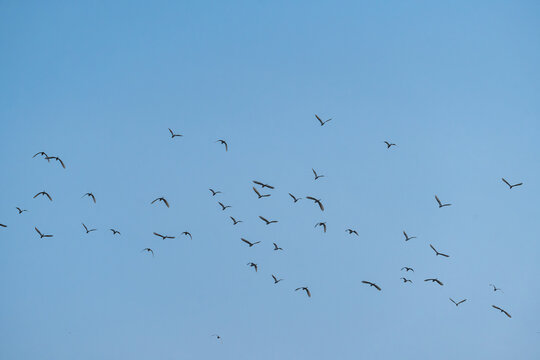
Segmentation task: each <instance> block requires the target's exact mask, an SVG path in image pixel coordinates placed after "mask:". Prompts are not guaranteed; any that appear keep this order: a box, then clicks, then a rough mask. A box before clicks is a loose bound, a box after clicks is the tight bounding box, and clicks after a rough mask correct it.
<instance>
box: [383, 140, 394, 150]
mask: <svg viewBox="0 0 540 360" xmlns="http://www.w3.org/2000/svg"><path fill="white" fill-rule="evenodd" d="M384 143H385V144H386V148H387V149H390V148H391V147H392V146H397V145H396V144H393V143H390V142H388V141H385V142H384Z"/></svg>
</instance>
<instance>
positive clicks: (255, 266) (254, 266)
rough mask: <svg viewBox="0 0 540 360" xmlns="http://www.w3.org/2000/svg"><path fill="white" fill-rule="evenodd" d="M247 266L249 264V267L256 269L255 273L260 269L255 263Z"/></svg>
mask: <svg viewBox="0 0 540 360" xmlns="http://www.w3.org/2000/svg"><path fill="white" fill-rule="evenodd" d="M247 264H248V266H250V267H252V268H254V269H255V272H257V269H258V267H257V264H255V263H253V262H249V263H247Z"/></svg>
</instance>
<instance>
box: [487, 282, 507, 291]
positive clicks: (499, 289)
mask: <svg viewBox="0 0 540 360" xmlns="http://www.w3.org/2000/svg"><path fill="white" fill-rule="evenodd" d="M489 286H493V291H500V292H504V291H502V289H501V288H498V287H496V286H495V285H493V284H489Z"/></svg>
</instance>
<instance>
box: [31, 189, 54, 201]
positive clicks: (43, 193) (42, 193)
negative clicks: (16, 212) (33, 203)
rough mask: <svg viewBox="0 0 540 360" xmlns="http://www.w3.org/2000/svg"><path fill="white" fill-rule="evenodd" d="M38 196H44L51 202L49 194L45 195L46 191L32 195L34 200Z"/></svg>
mask: <svg viewBox="0 0 540 360" xmlns="http://www.w3.org/2000/svg"><path fill="white" fill-rule="evenodd" d="M39 195H43V196H46V197H48V198H49V200H50V201H52V197H51V195H49V193H47V192H46V191H42V192H38V193H37V194H36V195H34V197H33V198H34V199H35V198H37V197H38V196H39Z"/></svg>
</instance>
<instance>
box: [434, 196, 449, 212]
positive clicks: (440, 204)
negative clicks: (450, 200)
mask: <svg viewBox="0 0 540 360" xmlns="http://www.w3.org/2000/svg"><path fill="white" fill-rule="evenodd" d="M435 200H437V203H438V204H439V209H440V208H442V207H445V206H450V205H452V204H443V203H442V202H441V200H439V197H438V196H437V195H435Z"/></svg>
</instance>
